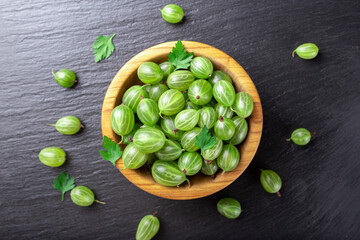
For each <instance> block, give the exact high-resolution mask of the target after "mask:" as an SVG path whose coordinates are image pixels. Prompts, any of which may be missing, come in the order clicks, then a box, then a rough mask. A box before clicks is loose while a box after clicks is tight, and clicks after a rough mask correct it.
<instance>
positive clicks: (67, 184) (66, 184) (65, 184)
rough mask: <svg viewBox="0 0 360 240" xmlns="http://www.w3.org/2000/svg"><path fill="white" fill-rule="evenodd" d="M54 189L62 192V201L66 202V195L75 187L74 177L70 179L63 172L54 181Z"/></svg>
mask: <svg viewBox="0 0 360 240" xmlns="http://www.w3.org/2000/svg"><path fill="white" fill-rule="evenodd" d="M53 187H54V188H55V189H57V190H59V191H60V192H61V194H62V195H61V201H64V195H65V193H66V192H67V191H70V190H71V189H73V188H74V187H75V184H74V177H70V176H69V174H67V173H66V172H65V171H62V172H61V173H60V175H59V176H58V177H56V178H55V179H54V185H53Z"/></svg>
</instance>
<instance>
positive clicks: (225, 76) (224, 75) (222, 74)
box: [208, 70, 232, 86]
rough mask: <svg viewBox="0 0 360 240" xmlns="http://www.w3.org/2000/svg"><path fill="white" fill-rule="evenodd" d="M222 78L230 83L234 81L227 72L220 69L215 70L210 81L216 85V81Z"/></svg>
mask: <svg viewBox="0 0 360 240" xmlns="http://www.w3.org/2000/svg"><path fill="white" fill-rule="evenodd" d="M221 80H225V81H228V82H229V83H232V80H231V78H230V76H229V75H228V74H227V73H225V72H223V71H220V70H216V71H214V72H213V74H212V75H211V77H210V78H209V80H208V81H209V83H210V84H211V85H212V86H214V85H215V83H217V82H218V81H221Z"/></svg>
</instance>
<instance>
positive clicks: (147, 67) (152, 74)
mask: <svg viewBox="0 0 360 240" xmlns="http://www.w3.org/2000/svg"><path fill="white" fill-rule="evenodd" d="M137 75H138V78H139V79H140V81H142V82H143V83H145V84H156V83H159V82H160V81H161V80H162V79H163V76H164V73H163V71H162V70H161V68H160V67H159V65H157V64H156V63H154V62H144V63H142V64H141V65H140V67H139V68H138V70H137Z"/></svg>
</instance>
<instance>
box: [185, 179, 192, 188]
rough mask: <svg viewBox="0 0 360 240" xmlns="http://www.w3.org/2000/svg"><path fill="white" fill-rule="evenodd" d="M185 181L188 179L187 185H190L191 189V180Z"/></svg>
mask: <svg viewBox="0 0 360 240" xmlns="http://www.w3.org/2000/svg"><path fill="white" fill-rule="evenodd" d="M185 179H186V181H187V183H188V185H189V188H191V183H190V181H189V179H187V178H185Z"/></svg>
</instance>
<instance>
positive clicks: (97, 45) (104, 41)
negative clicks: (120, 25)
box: [92, 33, 116, 62]
mask: <svg viewBox="0 0 360 240" xmlns="http://www.w3.org/2000/svg"><path fill="white" fill-rule="evenodd" d="M115 35H116V33H115V34H114V35H112V36H109V37H107V36H102V35H101V36H100V37H98V38H97V39H96V41H95V42H94V45H93V46H92V48H93V49H94V60H95V62H100V61H101V60H103V59H105V58H108V57H110V55H111V54H112V53H113V52H114V49H115V47H114V44H113V43H112V39H113V37H115Z"/></svg>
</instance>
